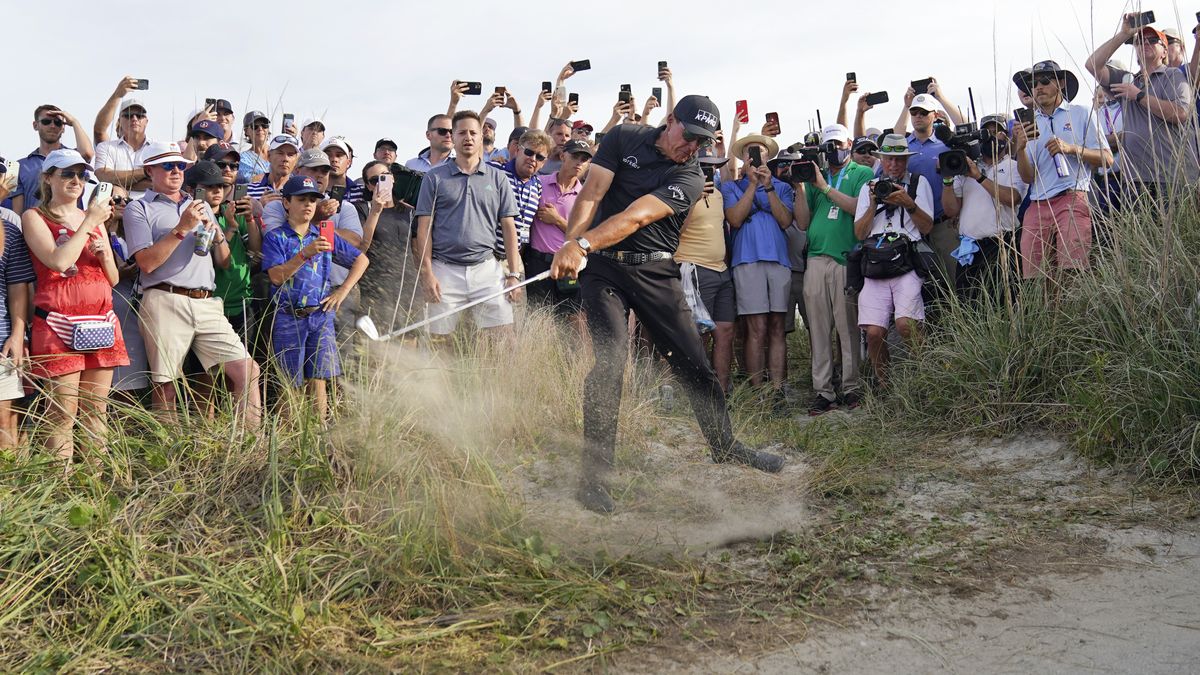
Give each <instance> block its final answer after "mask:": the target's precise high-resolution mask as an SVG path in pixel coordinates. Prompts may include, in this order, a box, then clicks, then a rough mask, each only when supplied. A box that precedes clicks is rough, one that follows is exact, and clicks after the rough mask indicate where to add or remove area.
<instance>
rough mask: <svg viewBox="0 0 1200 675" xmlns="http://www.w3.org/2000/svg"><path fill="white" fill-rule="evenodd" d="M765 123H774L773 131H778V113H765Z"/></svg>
mask: <svg viewBox="0 0 1200 675" xmlns="http://www.w3.org/2000/svg"><path fill="white" fill-rule="evenodd" d="M767 124H771V125H774V127H775V132H776V133H779V113H777V112H769V113H767Z"/></svg>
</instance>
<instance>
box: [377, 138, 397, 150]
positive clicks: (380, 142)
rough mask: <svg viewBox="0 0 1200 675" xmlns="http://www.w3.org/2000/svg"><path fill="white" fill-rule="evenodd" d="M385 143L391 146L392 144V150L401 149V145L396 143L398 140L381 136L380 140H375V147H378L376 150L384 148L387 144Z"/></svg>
mask: <svg viewBox="0 0 1200 675" xmlns="http://www.w3.org/2000/svg"><path fill="white" fill-rule="evenodd" d="M385 145H390V146H392V150H399V149H400V146H398V145H396V141H393V140H392V139H390V138H381V139H379V140H377V141H375V149H376V150H378V149H380V148H382V147H383V146H385Z"/></svg>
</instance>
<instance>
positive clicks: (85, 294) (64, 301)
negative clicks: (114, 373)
mask: <svg viewBox="0 0 1200 675" xmlns="http://www.w3.org/2000/svg"><path fill="white" fill-rule="evenodd" d="M38 215H39V216H41V218H42V220H43V221H44V222H45V224H46V227H47V228H49V229H50V237H51V238H53V239H55V240H57V239H58V236H59V230H64V229H65V230H66V231H67V234H68V235H71V234H74V230H73V229H71V228H70V227H68V226H66V225H63V224H61V223H57V222H55V221H53V220H51V219H49V218H47V217H46V216H45V214H42V213H41V212H40V211H39V212H38ZM89 248H90V247H88V246H85V247H84V249H83V253H81V254H80V255H79V260H76V261H75V267H76V268H77V269H78V271H77V272H75V273H74V274H72V273H71V272H70V271H68V272H67V273H66V274H62V273H60V272H55V271H54V270H52V269H50V268H49V267H46V266H45V265H43V264H42V261H40V260H38V257H37V256H36V255H31V256H29V257H30V258H32V262H33V271H34V274H36V275H37V284H36V286H35V287H34V292H33V306H34V307H35V308H39V309H44V310H46V311H47V312H58V313H60V314H66V315H68V316H76V315H89V314H90V315H102V314H108V313H110V312H112V284H110V283H109V282H108V277H107V276H106V275H105V274H104V267H103V266H102V265H101V264H100V259H99V258H97V257H96V256H95V255H94V254H93V253H92V252H91V251H90V250H89ZM114 328H115V330H116V340H115V342H114V343H113V346H111V347H109V348H107V349H98V350H95V351H85V352H77V351H72V350H71V348H70V347H68V346H67V343H65V342H63V340H62V338H61V337H59V336H58V334H57V333H56V332H55V331H54V330H53V329H51V328H50V326H49V325H48V324H47V323H46V320H45V319H44V318H42V317H40V316H37V315H36V314H35V315H34V317H33V336H32V339H31V340H30V344H29V353H30V355H31V356H32V359H31V361H32V368H31V369H32V371H33V373H34V375H36V376H38V377H57V376H60V375H66V374H68V373H77V372H80V371H83V370H91V369H93V368H112V367H114V366H126V365H129V355H128V354H126V353H125V339H124V338H123V337H122V335H121V324H120V323H119V322H118V323H116V324H115V325H114Z"/></svg>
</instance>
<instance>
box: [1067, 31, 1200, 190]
mask: <svg viewBox="0 0 1200 675" xmlns="http://www.w3.org/2000/svg"><path fill="white" fill-rule="evenodd" d="M1137 19H1138V15H1137V14H1127V15H1125V20H1124V21H1122V22H1121V27H1120V28H1119V29H1118V30H1117V32H1116V34H1115V35H1114V36H1113V37H1112V38H1110V39H1109V40H1108V42H1105V43H1104V44H1102V45H1100V46H1099V47H1098V48H1097V49H1096V51H1095V53H1093V54H1092V56H1091V58H1089V59H1088V61H1087V69H1088V72H1090V73H1091V74H1092V75H1094V76H1095V77H1096V79H1097V80H1098V81H1099V82H1100V84H1101V85H1105V84H1107V85H1108V89H1109V91H1111V92H1112V93H1113V95H1114V96H1115V97H1116V98H1118V99H1120V101H1121V113H1122V118H1123V119H1122V128H1121V135H1120V139H1121V153H1120V160H1121V170H1120V176H1121V179H1122V182H1123V189H1122V193H1123V194H1126V195H1129V196H1130V197H1131V198H1136V196H1137V195H1140V194H1148V195H1149V196H1150V197H1152V198H1153V197H1156V196H1168V195H1170V194H1172V193H1173V192H1174V191H1175V190H1178V189H1180V188H1182V187H1183V186H1185V185H1186V186H1191V185H1194V184H1195V183H1196V181H1197V179H1198V178H1200V159H1198V158H1197V154H1196V131H1195V127H1194V126H1193V125H1194V119H1193V117H1194V115H1195V110H1194V108H1193V107H1192V106H1193V104H1194V102H1195V93H1194V92H1193V90H1192V85H1191V83H1190V82H1189V81H1188V76H1187V75H1185V74H1184V73H1183V71H1181V70H1180V69H1179V68H1170V67H1168V66H1167V38H1166V36H1165V35H1164V34H1163V33H1162V32H1161V31H1159V30H1157V29H1156V28H1154V27H1152V26H1140V27H1139V26H1137V25H1136V24H1137ZM1130 40H1132V41H1133V44H1134V53H1135V54H1136V55H1137V60H1138V65H1140V66H1141V70H1140V72H1138V73H1137V74H1136V75H1133V76H1130V74H1129V73H1124V72H1121V71H1119V70H1116V69H1115V68H1113V67H1111V66H1110V65H1109V64H1108V60H1109V59H1110V58H1111V57H1112V56H1113V54H1115V53H1116V51H1117V50H1118V49H1120V48H1121V46H1122V45H1124V44H1125V43H1126V42H1128V41H1130Z"/></svg>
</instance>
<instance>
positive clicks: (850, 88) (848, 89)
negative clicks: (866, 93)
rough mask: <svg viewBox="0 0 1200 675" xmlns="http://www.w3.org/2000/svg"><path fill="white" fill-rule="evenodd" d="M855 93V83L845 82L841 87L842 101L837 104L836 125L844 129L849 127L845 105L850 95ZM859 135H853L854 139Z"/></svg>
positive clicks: (856, 84) (856, 88)
mask: <svg viewBox="0 0 1200 675" xmlns="http://www.w3.org/2000/svg"><path fill="white" fill-rule="evenodd" d="M856 91H858V83H857V82H852V81H850V80H846V84H844V85H842V100H841V101H839V102H838V113H837V123H838V124H840V125H842V126H844V127H848V126H850V125H849V124H847V123H846V119H847V117H846V104H847V103H848V102H849V101H850V94H853V93H854V92H856ZM859 135H860V134H855V136H856V137H857V136H859Z"/></svg>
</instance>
